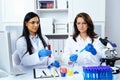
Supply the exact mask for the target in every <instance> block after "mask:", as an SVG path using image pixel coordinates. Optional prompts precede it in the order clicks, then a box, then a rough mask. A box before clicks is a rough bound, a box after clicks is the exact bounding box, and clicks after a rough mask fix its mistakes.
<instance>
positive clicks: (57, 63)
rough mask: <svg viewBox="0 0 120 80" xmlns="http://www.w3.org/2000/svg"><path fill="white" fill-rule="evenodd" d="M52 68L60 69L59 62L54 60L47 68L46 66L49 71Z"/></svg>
mask: <svg viewBox="0 0 120 80" xmlns="http://www.w3.org/2000/svg"><path fill="white" fill-rule="evenodd" d="M52 66H54V67H56V68H59V67H60V62H59V61H57V60H55V61H54V62H53V63H51V64H50V65H49V66H48V69H50V68H51V67H52Z"/></svg>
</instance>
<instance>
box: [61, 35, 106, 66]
mask: <svg viewBox="0 0 120 80" xmlns="http://www.w3.org/2000/svg"><path fill="white" fill-rule="evenodd" d="M76 40H77V42H75V41H74V40H73V38H72V37H70V38H68V39H67V40H66V44H65V47H64V53H63V55H62V62H63V64H68V62H70V60H69V57H70V55H71V54H78V59H77V61H76V63H77V64H78V65H99V64H100V61H99V60H100V58H102V57H105V54H104V51H103V50H104V46H103V44H102V43H101V42H100V41H99V38H97V39H94V42H93V46H94V48H95V49H96V51H97V54H96V55H92V54H91V53H90V52H87V51H85V50H84V51H83V52H81V53H80V51H81V50H82V49H84V48H85V46H86V45H87V44H88V43H92V42H91V39H90V38H89V37H88V38H87V39H86V40H85V41H84V40H83V39H82V38H81V37H80V36H78V37H77V38H76ZM76 50H78V52H76Z"/></svg>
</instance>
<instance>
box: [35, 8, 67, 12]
mask: <svg viewBox="0 0 120 80" xmlns="http://www.w3.org/2000/svg"><path fill="white" fill-rule="evenodd" d="M37 11H44V12H47V11H68V8H66V9H37Z"/></svg>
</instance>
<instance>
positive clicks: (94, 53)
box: [84, 44, 97, 55]
mask: <svg viewBox="0 0 120 80" xmlns="http://www.w3.org/2000/svg"><path fill="white" fill-rule="evenodd" d="M84 49H85V50H86V51H88V52H91V53H92V54H93V55H96V54H97V52H96V49H95V48H94V46H93V45H92V44H88V45H87V46H86V47H85V48H84Z"/></svg>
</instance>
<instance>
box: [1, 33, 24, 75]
mask: <svg viewBox="0 0 120 80" xmlns="http://www.w3.org/2000/svg"><path fill="white" fill-rule="evenodd" d="M1 72H4V73H6V74H5V75H9V74H13V75H19V74H24V73H25V72H24V71H23V70H21V69H19V68H18V67H16V66H13V62H12V49H11V39H10V33H9V32H7V31H0V74H2V73H1ZM4 73H3V74H2V75H3V76H4ZM0 77H1V75H0Z"/></svg>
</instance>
